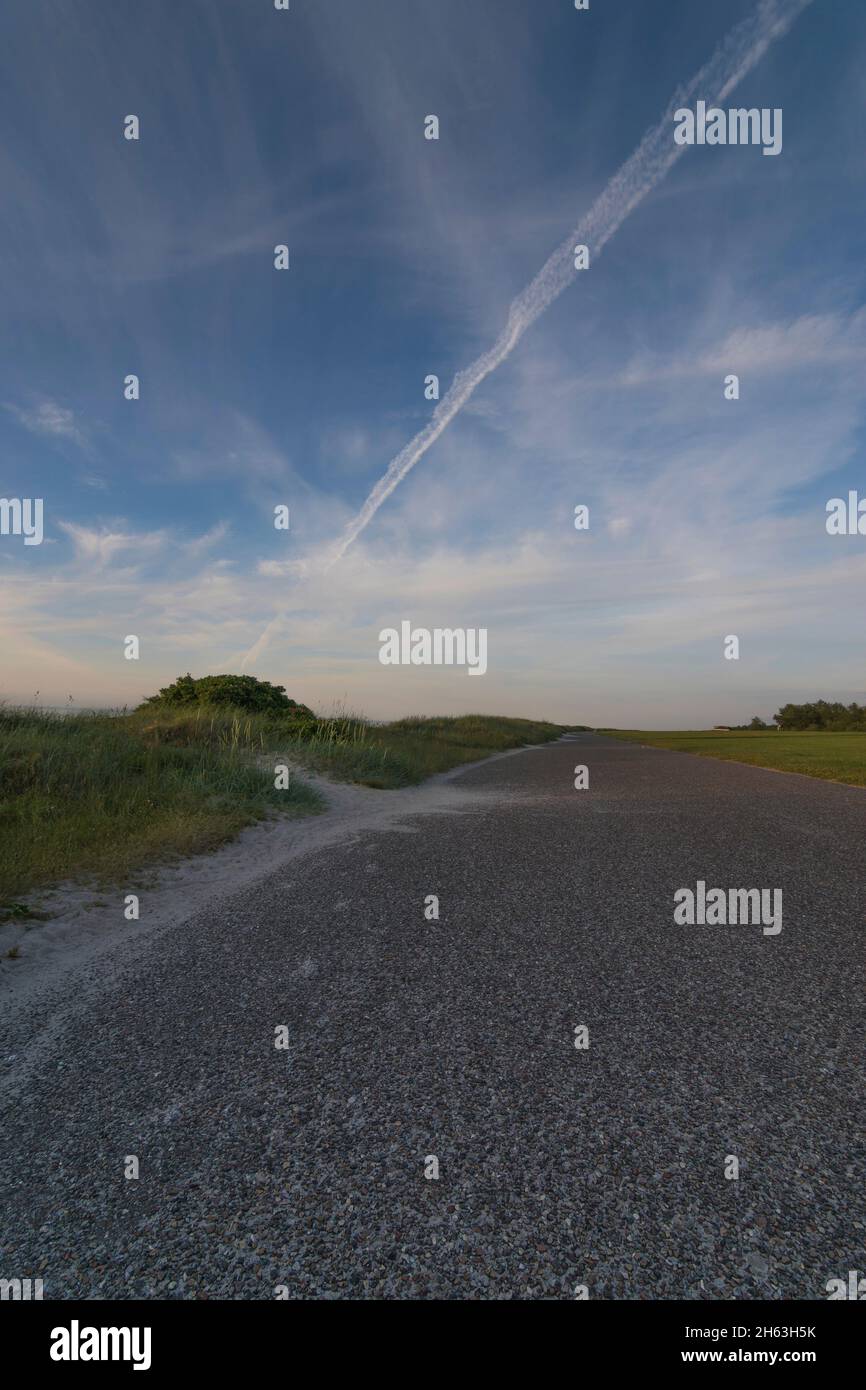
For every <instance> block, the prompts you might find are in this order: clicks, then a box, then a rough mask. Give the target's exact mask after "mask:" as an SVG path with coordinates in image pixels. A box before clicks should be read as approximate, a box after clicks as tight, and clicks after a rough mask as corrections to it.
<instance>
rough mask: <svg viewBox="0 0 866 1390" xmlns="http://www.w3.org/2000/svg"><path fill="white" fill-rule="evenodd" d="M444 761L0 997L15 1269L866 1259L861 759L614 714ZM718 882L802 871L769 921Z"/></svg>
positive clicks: (268, 1271)
mask: <svg viewBox="0 0 866 1390" xmlns="http://www.w3.org/2000/svg"><path fill="white" fill-rule="evenodd" d="M578 763H582V764H586V765H587V766H588V768H589V776H590V786H589V790H586V791H576V790H575V789H574V769H575V766H576V764H578ZM451 786H452V788H453V792H454V798H455V799H454V800H452V802H451V803H449V807H448V809H447V810H445V811H443V810H441V809H440V810H439V811H438V812H436V813H428V814H411V815H407V816H406V818H405V819H404V820H403V821H402V822H400V823H395V824H392V825H391V826H390V828H388V829H381V828H380V829H372V830H369V829H367V830H365V829H364V828H363V826H362V827H361V828H360V829H356V830H355V831H354V832H353V833H351V834H350V833H347V834H346V835H345V836H344V837H343V840H342V842H341V843H338V844H335V845H331V846H329V847H328V848H326V849H322V850H320V851H318V852H313V853H310V854H309V855H307V856H306V857H305V858H302V859H299V860H294V861H293V862H291V863H287V864H284V865H283V867H282V868H279V867H277V868H275V870H274V872H273V873H272V874H271V875H270V876H269V877H267V878H265V879H262V880H260V881H259V882H258V883H257V884H256V885H255V886H253V887H247V888H245V889H244V890H243V891H242V892H240V893H238V894H236V895H235V896H234V897H227V898H225V899H224V900H223V901H221V902H219V903H217V904H215V905H213V906H212V907H210V908H209V909H208V910H207V911H204V912H198V913H197V915H196V916H194V917H193V918H192V919H191V920H190V921H188V922H187V923H185V924H184V925H183V926H182V927H180V928H175V929H173V930H172V931H170V932H162V933H161V934H157V935H154V936H153V937H152V938H148V937H147V935H146V934H143V935H142V938H141V940H140V941H139V942H138V943H137V946H136V948H135V949H133V946H132V945H131V944H130V945H126V944H125V942H129V941H131V938H129V937H127V938H122V937H120V938H119V939H118V945H117V947H116V949H114V951H113V955H112V958H111V966H110V968H109V967H108V965H107V964H106V963H105V958H100V959H97V960H94V959H89V960H87V959H85V960H84V961H83V962H82V963H81V965H80V967H78V968H75V967H74V966H73V967H72V968H70V969H69V970H68V971H67V972H66V974H65V976H64V979H63V981H62V982H61V983H60V984H59V985H58V984H57V982H56V981H55V983H54V985H53V986H52V991H51V992H48V993H46V995H45V997H44V998H43V999H42V1000H41V1001H39V1007H38V1008H37V1009H33V1008H32V1007H31V1009H30V1011H29V1017H30V1022H29V1023H28V1022H27V1020H26V1019H25V1018H23V1017H22V1016H21V1015H20V1013H16V1010H15V1009H14V1007H10V1008H7V1009H6V1024H5V1025H4V1027H3V1031H2V1034H0V1041H2V1057H3V1059H4V1061H5V1063H6V1081H5V1087H4V1090H3V1092H2V1105H3V1112H4V1113H3V1120H2V1125H3V1142H2V1153H3V1157H2V1165H0V1182H2V1207H3V1225H2V1238H0V1275H2V1276H3V1277H6V1278H10V1277H42V1278H43V1279H44V1285H45V1297H46V1298H49V1297H59V1298H67V1297H82V1296H83V1297H88V1298H105V1297H121V1298H124V1297H142V1296H144V1297H149V1298H168V1297H174V1298H201V1297H211V1298H215V1297H223V1298H261V1299H271V1298H274V1297H275V1296H276V1294H277V1293H283V1294H285V1293H288V1296H289V1297H328V1298H339V1297H355V1298H371V1297H372V1298H458V1299H462V1298H471V1299H493V1298H497V1299H498V1298H527V1297H530V1298H553V1299H563V1298H564V1299H572V1298H574V1297H575V1293H576V1292H578V1293H579V1292H580V1291H581V1289H582V1288H584V1289H585V1290H586V1292H587V1294H588V1297H589V1298H591V1299H594V1298H606V1299H621V1298H631V1299H634V1298H639V1299H664V1298H675V1297H685V1298H694V1299H734V1298H738V1299H753V1298H793V1299H805V1298H824V1297H826V1292H825V1289H826V1284H827V1281H828V1280H830V1279H832V1278H843V1279H847V1276H848V1271H849V1270H851V1269H858V1270H860V1271H861V1273H863V1272H866V1215H864V1170H866V1165H864V1137H863V1125H862V1119H863V1070H862V1062H863V1022H864V1006H863V955H864V952H863V942H864V922H866V892H864V863H863V847H864V844H866V791H863V790H859V789H856V788H850V787H842V786H837V785H834V784H830V783H825V782H820V781H813V780H809V779H806V778H803V777H797V776H791V775H784V774H776V773H772V772H766V771H762V770H759V769H753V768H748V767H743V766H739V765H734V764H730V763H723V762H716V761H712V760H710V759H700V758H694V757H690V756H688V755H684V754H678V753H670V752H664V751H660V750H655V749H648V748H641V747H638V746H635V745H633V744H627V743H619V742H616V741H614V740H610V739H604V738H602V737H599V736H594V735H580V736H576V737H574V738H572V739H570V740H568V741H565V742H560V743H557V744H554V745H549V746H547V747H545V748H541V749H533V750H527V751H522V752H520V753H518V754H516V755H513V756H505V757H502V758H498V759H496V760H494V761H492V762H488V763H485V764H483V765H480V766H476V767H474V768H472V769H471V770H469V771H466V772H463V773H461V774H460V775H459V776H457V777H456V778H454V779H453V780H452V783H451ZM376 795H377V796H381V797H383V798H387V797H389V796H392V797H394V796H397V797H399V796H402V795H403V794H402V793H385V792H383V793H380V794H376ZM461 798H462V800H461ZM395 804H396V803H395ZM698 880H703V881H705V882H706V883H707V885H708V886H718V887H723V888H729V887H765V888H781V889H782V890H783V895H784V896H783V902H784V917H783V929H782V931H781V932H780V933H779V934H778V935H775V936H770V935H765V934H764V933H763V931H762V930H761V927H760V926H759V925H757V926H753V925H745V926H734V927H717V926H679V925H676V924H675V923H674V899H673V895H674V893H675V892H676V890H677V889H678V888H681V887H691V888H695V886H696V883H697V881H698ZM434 894H435V895H436V896H437V897H438V899H439V910H440V915H439V919H438V921H436V920H427V919H426V918H425V900H427V899H428V898H429V896H430V895H434ZM37 997H38V996H37ZM13 1003H14V1001H13ZM581 1026H582V1027H585V1028H586V1029H587V1030H588V1042H589V1045H588V1046H587V1047H584V1048H578V1047H576V1046H575V1042H576V1041H577V1040H579V1039H580V1036H581V1035H580V1034H576V1033H575V1029H576V1028H579V1027H581ZM278 1029H284V1030H285V1031H284V1032H283V1033H282V1034H278V1033H277V1031H276V1030H278ZM278 1037H282V1038H284V1039H287V1042H288V1046H287V1047H286V1048H278V1047H277V1046H275V1042H276V1041H277V1039H278ZM131 1157H135V1158H137V1160H138V1171H139V1176H138V1177H137V1178H127V1177H126V1176H125V1172H126V1171H131V1169H130V1165H129V1162H128V1160H129V1159H130V1158H131ZM732 1158H735V1159H736V1160H738V1164H739V1177H738V1178H732V1177H728V1176H726V1170H727V1171H728V1172H731V1171H733V1167H734V1165H732V1164H731V1159H732ZM433 1160H435V1162H433ZM437 1167H438V1177H435V1176H427V1174H433V1173H435V1171H436V1169H437ZM275 1291H276V1292H275Z"/></svg>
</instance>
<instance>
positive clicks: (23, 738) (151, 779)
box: [0, 706, 562, 920]
mask: <svg viewBox="0 0 866 1390" xmlns="http://www.w3.org/2000/svg"><path fill="white" fill-rule="evenodd" d="M560 733H562V729H561V727H560V726H559V725H555V724H549V723H543V722H541V723H540V722H534V721H531V720H525V719H505V718H497V717H494V716H484V715H466V716H463V717H460V718H455V719H423V718H415V719H403V720H399V721H398V722H397V723H395V724H387V725H381V726H376V725H371V724H369V723H367V722H366V721H365V720H363V719H361V718H360V717H358V716H355V715H350V714H345V713H339V714H337V715H335V716H333V717H332V718H326V719H314V720H310V719H309V718H307V719H298V718H293V717H291V716H283V715H281V714H277V715H274V714H270V713H268V714H252V715H250V714H246V713H244V712H241V711H236V710H232V709H230V708H227V707H226V706H215V707H210V708H208V707H205V706H195V707H193V708H189V707H186V708H184V707H166V708H153V707H150V708H147V709H141V710H137V711H135V712H134V713H132V714H100V713H95V714H52V713H49V712H46V711H41V710H32V709H31V710H21V709H0V836H2V841H3V854H2V856H0V920H3V919H6V920H9V919H11V918H16V919H18V918H20V919H25V918H30V919H31V920H34V919H35V920H38V918H37V917H36V914H35V911H34V909H33V908H32V906H31V905H29V904H27V903H26V901H22V899H25V898H26V896H27V895H28V894H31V893H33V892H34V891H36V890H39V889H44V888H47V887H50V886H51V885H53V884H56V883H59V882H61V881H63V880H65V879H71V880H77V881H82V880H85V881H93V882H95V883H106V884H108V883H114V884H117V883H128V882H129V881H130V878H131V876H132V875H134V874H136V873H139V872H140V871H141V870H143V869H145V868H148V867H150V866H152V865H154V864H158V863H161V862H165V861H166V860H168V859H171V858H174V857H176V856H183V855H190V854H197V853H201V852H202V851H206V850H210V849H214V848H216V847H217V846H218V845H220V844H222V843H224V842H225V841H226V840H229V839H231V838H232V837H233V836H235V835H236V834H237V833H238V832H239V831H240V830H241V829H242V828H243V827H244V826H245V825H249V824H251V823H252V822H253V821H256V820H260V819H262V818H263V817H266V816H268V815H271V814H274V813H277V812H282V813H287V814H289V815H295V816H298V815H308V814H311V813H314V812H315V811H317V810H320V809H322V806H323V802H322V798H321V797H320V796H319V794H318V793H317V792H316V791H314V790H313V789H312V788H311V787H309V786H307V785H305V784H304V783H303V780H302V779H300V780H299V779H297V778H294V777H293V779H292V782H291V785H290V787H289V788H288V789H287V790H285V791H277V790H275V788H274V785H273V783H274V764H275V763H276V762H278V761H279V760H280V758H281V757H282V758H285V759H286V761H287V762H288V763H289V764H290V766H292V767H295V766H300V767H301V768H308V769H311V770H315V771H319V772H323V773H326V774H327V775H329V776H331V777H333V778H337V779H339V780H342V781H349V782H359V783H361V784H363V785H366V786H373V787H383V788H390V787H404V786H410V785H412V784H413V783H417V782H421V781H423V780H424V779H425V778H426V777H429V776H430V775H431V774H433V773H436V772H442V771H445V770H446V769H447V768H451V767H455V766H457V765H458V764H462V763H466V762H474V761H476V760H477V759H480V758H484V757H486V756H487V755H488V754H490V753H494V752H500V751H503V750H505V749H509V748H517V747H520V746H521V745H524V744H527V743H542V742H545V741H547V740H549V739H552V738H557V737H558V736H559V734H560Z"/></svg>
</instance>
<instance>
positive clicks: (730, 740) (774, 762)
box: [598, 729, 866, 787]
mask: <svg viewBox="0 0 866 1390" xmlns="http://www.w3.org/2000/svg"><path fill="white" fill-rule="evenodd" d="M598 732H599V733H600V734H610V735H611V736H612V737H614V738H623V739H630V740H631V741H632V742H634V743H646V744H650V745H651V746H652V747H653V748H671V749H673V750H675V751H676V752H680V753H698V754H700V755H701V756H703V757H707V758H726V759H728V760H729V761H732V762H738V763H752V764H753V765H754V766H756V767H772V768H776V769H777V770H778V771H779V772H802V773H805V774H806V775H807V776H809V777H823V778H825V779H828V780H830V781H833V782H847V783H849V784H850V785H851V786H855V787H864V786H866V733H850V734H833V733H810V732H804V733H800V732H791V733H788V732H783V733H779V732H777V731H772V732H765V731H764V730H758V731H756V732H754V733H751V732H746V731H742V732H739V731H738V732H731V733H724V732H721V731H719V732H715V731H712V730H710V731H708V730H684V731H682V732H680V731H678V732H675V733H669V732H667V731H662V732H661V733H657V732H655V731H653V730H648V729H599V730H598Z"/></svg>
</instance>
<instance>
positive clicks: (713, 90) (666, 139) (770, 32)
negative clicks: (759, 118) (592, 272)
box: [243, 0, 812, 665]
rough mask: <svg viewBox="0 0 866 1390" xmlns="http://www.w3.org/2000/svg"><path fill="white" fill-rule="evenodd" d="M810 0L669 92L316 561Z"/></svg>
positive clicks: (769, 3) (366, 511)
mask: <svg viewBox="0 0 866 1390" xmlns="http://www.w3.org/2000/svg"><path fill="white" fill-rule="evenodd" d="M811 3H812V0H760V3H759V4H758V6H757V9H756V10H755V12H754V14H752V15H751V16H749V18H748V19H744V20H742V21H741V22H740V23H739V24H738V25H736V27H735V28H734V29H732V30H731V32H730V34H729V35H728V36H727V38H726V39H724V40H723V42H722V43H721V44H720V45H719V47H718V48H717V49H716V51H715V53H714V54H713V56H712V58H710V60H709V62H708V63H706V64H705V65H704V67H702V68H701V70H700V72H698V73H697V74H696V75H695V77H693V78H692V80H691V82H689V83H688V85H687V86H685V87H683V88H682V89H681V90H680V91H678V92H676V93H675V94H674V96H673V97H672V98H671V101H670V104H669V105H668V107H667V110H666V111H665V113H664V115H663V116H662V118H661V120H660V121H659V122H658V124H657V125H655V126H653V127H652V128H651V129H650V130H648V131H647V133H646V135H645V136H644V137H643V139H642V140H641V142H640V144H639V145H638V147H637V149H636V150H635V152H634V154H632V155H631V156H630V158H629V159H627V160H626V162H625V164H623V166H622V167H621V169H620V170H619V171H618V173H616V174H614V176H613V178H612V179H611V180H610V182H609V183H608V184H607V185H606V187H605V188H604V189H603V191H602V192H601V193H600V194H599V196H598V198H597V199H596V200H595V202H594V203H593V205H592V207H591V208H590V209H589V212H588V213H587V214H586V215H585V217H583V218H582V220H581V221H580V222H579V223H578V225H577V226H576V227H575V229H574V231H573V232H572V233H571V234H570V235H569V236H568V237H567V238H566V240H565V241H564V242H563V243H562V244H561V246H559V247H558V248H557V249H556V251H554V252H553V255H552V256H550V257H549V259H548V260H547V261H546V262H545V264H544V265H543V266H542V268H541V270H540V271H539V272H538V274H537V275H536V276H535V279H534V280H532V281H530V283H529V284H528V285H527V286H526V288H525V289H524V290H522V291H521V293H520V294H519V295H518V296H517V298H516V299H514V300H512V303H511V307H510V308H509V310H508V319H507V321H506V324H505V327H504V328H503V330H502V332H501V333H500V335H499V337H498V338H497V339H496V341H495V343H494V344H493V346H492V347H491V348H488V350H487V352H484V353H482V354H481V356H480V357H478V358H476V360H475V361H474V362H473V363H472V364H471V366H469V367H467V368H466V369H465V370H464V371H462V372H458V373H457V375H456V376H455V378H454V381H453V382H452V384H451V386H450V387H449V388H448V391H447V392H446V393H445V395H444V396H443V397H442V400H441V401H440V402H439V404H438V405H437V406H436V409H435V410H434V411H433V414H432V415H431V417H430V420H429V422H428V423H427V424H426V425H425V426H424V428H423V430H421V431H420V432H419V433H418V434H416V435H415V437H414V439H411V440H410V441H409V443H408V444H407V445H406V446H405V447H404V448H403V449H401V450H400V452H399V454H397V455H396V456H395V457H394V458H393V459H392V460H391V462H390V463H389V464H388V467H387V469H386V470H385V472H384V473H383V475H382V477H381V478H380V479H379V481H378V482H377V483H376V485H375V487H374V488H373V490H372V491H371V492H370V494H369V496H368V497H367V499H366V501H365V502H364V504H363V506H362V507H361V509H360V511H359V512H358V513H357V515H356V516H354V517H353V518H352V520H351V521H350V522H349V523H348V524H347V526H346V528H345V530H344V532H343V535H342V536H341V538H340V540H339V542H338V544H337V546H336V548H335V549H334V551H333V553H332V554H331V555H330V557H329V558H328V559H327V560H326V561H325V562H324V564H323V565H322V567H321V568H322V571H323V572H324V571H327V570H329V569H331V568H332V567H333V566H334V565H335V564H337V563H338V561H340V560H341V559H342V558H343V556H344V555H345V553H346V551H347V550H348V549H349V547H350V546H351V545H352V544H353V542H354V541H356V540H357V539H358V537H359V536H360V534H361V532H362V531H363V530H365V529H366V527H367V526H369V524H370V522H371V521H372V519H373V517H374V516H375V515H376V513H377V511H378V510H379V508H380V507H381V505H382V503H383V502H385V501H386V500H387V498H388V497H390V495H391V493H392V492H393V491H394V489H395V488H396V487H398V486H399V484H400V483H401V482H402V481H403V479H404V478H405V477H406V474H407V473H409V472H410V471H411V469H413V468H414V467H415V464H416V463H417V462H418V460H419V459H420V458H423V456H424V454H426V452H427V450H428V449H429V448H430V446H431V445H432V444H435V442H436V440H437V439H438V438H439V436H440V435H441V434H442V433H443V431H444V430H445V429H447V427H448V425H450V423H451V421H452V420H453V419H454V417H455V415H457V414H459V412H460V411H461V410H462V408H463V406H464V405H465V404H466V402H467V401H468V400H469V398H470V396H472V395H473V393H474V392H475V391H476V390H477V388H478V387H479V386H480V385H481V383H482V381H484V379H485V377H488V376H489V375H490V373H491V372H493V371H495V370H496V368H497V367H498V366H499V365H500V364H501V363H502V362H504V361H505V359H506V357H508V356H509V355H510V354H511V352H512V351H513V350H514V348H515V347H516V346H517V344H518V343H519V342H520V339H521V338H522V337H523V335H524V333H525V332H526V330H527V328H529V327H530V325H531V324H533V323H534V322H535V320H536V319H537V318H538V317H539V316H540V315H541V314H543V313H544V310H545V309H546V308H548V306H549V305H550V304H552V303H553V301H554V300H555V299H558V297H559V296H560V295H561V294H562V291H563V290H564V289H566V288H567V286H568V285H570V284H571V282H572V280H574V279H575V278H576V277H577V276H578V275H579V274H582V273H583V272H581V271H578V270H577V269H575V265H574V248H575V246H576V245H586V246H587V247H588V248H589V253H590V257H591V263H593V264H594V262H595V260H596V259H597V257H598V256H599V255H600V253H601V251H602V250H603V249H604V247H605V246H606V244H607V242H608V241H609V240H610V238H611V237H612V236H613V235H614V233H615V232H617V231H618V230H619V228H620V227H621V226H622V224H623V222H624V221H625V220H626V218H627V217H628V216H629V214H630V213H631V212H633V211H634V209H635V208H636V207H637V206H638V204H639V203H641V202H642V201H643V199H644V198H645V197H646V196H647V194H648V193H649V192H650V191H651V190H652V189H653V188H654V187H655V186H656V184H658V183H659V182H660V181H661V179H663V178H664V176H665V174H667V172H668V170H669V169H671V168H672V167H673V165H674V164H675V163H676V162H677V160H678V159H679V158H680V156H681V155H682V154H683V153H684V152H685V150H686V149H687V148H688V146H686V145H677V144H675V143H674V124H673V117H674V112H675V111H676V109H677V108H678V107H681V106H687V105H689V103H690V101H691V99H692V98H693V97H695V96H699V97H701V98H704V99H706V101H707V104H708V105H711V104H712V105H716V104H718V103H719V102H721V101H724V99H725V98H726V97H727V96H728V95H729V94H730V92H732V91H733V89H734V88H735V87H736V86H737V84H738V83H739V82H741V81H742V79H743V78H744V77H745V76H746V74H747V73H748V72H750V71H751V69H752V68H753V67H754V66H755V65H756V63H758V62H760V60H761V58H763V56H764V54H765V53H766V51H767V49H768V48H769V47H770V45H771V44H772V43H773V42H774V41H775V40H776V39H778V38H781V36H782V35H783V34H785V33H786V32H787V31H788V29H789V28H790V27H791V25H792V24H793V23H794V21H795V20H796V19H797V17H798V16H799V15H800V14H802V12H803V10H805V9H806V8H807V7H808V6H809V5H810V4H811ZM276 621H277V620H276V619H274V620H272V622H271V623H269V624H268V627H267V628H266V630H265V632H264V633H263V634H262V636H261V637H260V638H259V640H258V642H256V644H255V645H254V646H253V647H252V648H251V649H250V651H249V652H248V653H247V655H246V657H244V663H243V664H244V665H246V663H247V662H248V661H249V660H254V659H255V657H256V656H258V655H259V653H260V652H261V650H262V649H263V646H264V645H266V643H267V640H268V637H269V636H270V632H271V630H272V628H273V626H274V622H276Z"/></svg>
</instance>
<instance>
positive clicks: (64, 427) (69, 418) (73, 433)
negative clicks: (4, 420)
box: [3, 400, 87, 446]
mask: <svg viewBox="0 0 866 1390" xmlns="http://www.w3.org/2000/svg"><path fill="white" fill-rule="evenodd" d="M3 408H4V410H8V411H9V413H10V414H11V415H14V416H15V418H16V420H17V421H18V423H19V424H21V425H23V426H24V428H25V429H27V430H30V432H31V433H32V434H41V435H46V436H48V437H50V438H55V439H71V440H73V441H74V442H75V443H76V444H78V445H82V446H83V445H84V444H86V442H87V440H86V436H85V434H84V431H83V430H82V429H81V428H80V426H79V425H78V423H77V422H76V419H75V415H74V414H73V412H72V411H71V410H67V409H66V408H65V406H62V405H58V404H57V402H56V401H50V400H45V401H42V402H41V403H40V404H39V405H37V406H34V407H32V408H31V409H29V410H25V409H23V408H22V407H20V406H17V405H11V404H9V403H8V402H7V403H5V404H4V407H3Z"/></svg>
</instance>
